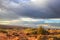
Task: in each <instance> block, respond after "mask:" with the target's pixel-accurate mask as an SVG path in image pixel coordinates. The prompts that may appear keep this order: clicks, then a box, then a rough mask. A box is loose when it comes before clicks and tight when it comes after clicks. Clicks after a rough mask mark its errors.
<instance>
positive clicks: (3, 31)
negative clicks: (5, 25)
mask: <svg viewBox="0 0 60 40" xmlns="http://www.w3.org/2000/svg"><path fill="white" fill-rule="evenodd" d="M0 32H2V33H8V32H7V31H6V30H0Z"/></svg>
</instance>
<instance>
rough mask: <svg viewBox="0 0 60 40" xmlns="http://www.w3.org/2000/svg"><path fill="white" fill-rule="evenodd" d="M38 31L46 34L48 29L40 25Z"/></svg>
mask: <svg viewBox="0 0 60 40" xmlns="http://www.w3.org/2000/svg"><path fill="white" fill-rule="evenodd" d="M37 33H38V34H43V35H45V34H48V31H46V30H45V29H44V28H43V27H42V26H40V27H39V28H38V30H37Z"/></svg>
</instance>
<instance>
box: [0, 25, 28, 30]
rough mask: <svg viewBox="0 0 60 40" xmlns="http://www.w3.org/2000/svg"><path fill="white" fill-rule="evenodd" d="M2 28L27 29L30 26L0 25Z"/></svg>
mask: <svg viewBox="0 0 60 40" xmlns="http://www.w3.org/2000/svg"><path fill="white" fill-rule="evenodd" d="M0 28H9V29H10V28H19V29H26V28H29V27H24V26H13V25H0Z"/></svg>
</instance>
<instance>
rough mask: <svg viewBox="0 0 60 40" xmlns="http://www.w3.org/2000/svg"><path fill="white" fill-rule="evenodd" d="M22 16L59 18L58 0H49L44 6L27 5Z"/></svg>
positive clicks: (59, 0)
mask: <svg viewBox="0 0 60 40" xmlns="http://www.w3.org/2000/svg"><path fill="white" fill-rule="evenodd" d="M18 14H20V13H18ZM22 16H27V17H32V18H60V0H53V1H50V2H49V3H48V5H47V7H46V8H40V9H33V8H29V7H27V8H26V9H25V11H24V12H23V13H22Z"/></svg>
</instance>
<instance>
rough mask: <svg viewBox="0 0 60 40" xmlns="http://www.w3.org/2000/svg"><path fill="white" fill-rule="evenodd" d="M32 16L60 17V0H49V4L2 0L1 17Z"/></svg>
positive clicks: (0, 2)
mask: <svg viewBox="0 0 60 40" xmlns="http://www.w3.org/2000/svg"><path fill="white" fill-rule="evenodd" d="M20 17H31V18H60V0H53V1H52V0H49V1H48V2H47V5H45V6H43V7H42V5H41V4H38V5H37V4H33V2H30V0H29V1H26V2H23V1H20V0H17V1H16V0H0V18H1V19H9V20H10V19H11V20H12V19H17V18H20Z"/></svg>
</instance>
